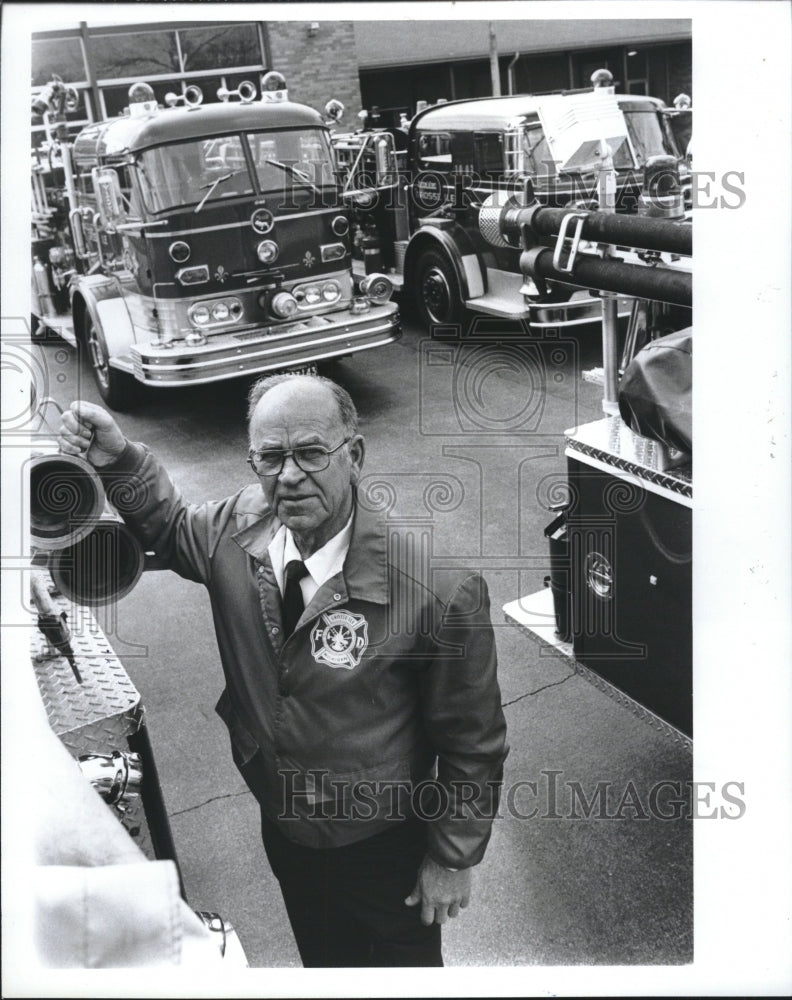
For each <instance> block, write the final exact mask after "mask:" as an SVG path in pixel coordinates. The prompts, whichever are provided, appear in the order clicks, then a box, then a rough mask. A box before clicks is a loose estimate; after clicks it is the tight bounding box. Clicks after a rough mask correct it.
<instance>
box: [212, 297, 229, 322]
mask: <svg viewBox="0 0 792 1000" xmlns="http://www.w3.org/2000/svg"><path fill="white" fill-rule="evenodd" d="M228 316H229V312H228V306H227V305H226V304H225V302H217V303H216V304H215V305H213V306H212V319H213V320H214V321H215V322H216V323H224V322H225V321H226V320H227V319H228Z"/></svg>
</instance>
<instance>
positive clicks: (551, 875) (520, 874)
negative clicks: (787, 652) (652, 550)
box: [42, 325, 693, 967]
mask: <svg viewBox="0 0 792 1000" xmlns="http://www.w3.org/2000/svg"><path fill="white" fill-rule="evenodd" d="M56 350H57V348H56V347H53V346H52V345H46V346H44V347H43V348H42V351H43V353H44V357H45V358H46V359H47V364H48V365H49V366H50V367H54V366H58V370H59V371H61V370H62V373H63V374H65V375H66V379H65V381H63V382H57V383H56V382H55V380H54V379H53V386H55V388H54V392H55V394H56V396H57V398H58V399H59V401H61V402H62V403H64V404H67V403H68V402H69V401H70V400H71V399H72V398H74V397H75V396H76V395H82V396H83V397H84V398H89V399H93V400H95V401H98V397H97V395H96V392H95V390H94V388H93V385H92V384H91V382H90V380H89V379H88V377H87V375H85V373H84V372H83V373H82V374H81V373H80V371H79V369H78V367H77V365H76V363H75V361H74V358H73V357H72V358H71V359H70V360H69V361H68V362H65V363H64V362H62V361H56V359H55V352H56ZM598 357H599V343H598V337H597V333H596V331H595V332H594V333H592V334H588V335H579V336H577V337H575V338H560V339H556V340H552V339H550V340H548V339H545V340H542V341H535V342H534V341H531V342H529V343H524V344H522V345H520V346H518V347H515V345H514V343H513V342H512V343H511V345H510V344H509V343H504V342H503V340H502V338H501V340H498V339H497V338H492V339H491V341H490V342H489V343H478V344H477V343H475V342H473V341H467V342H453V341H451V342H449V341H446V342H441V341H429V340H428V339H427V338H426V336H425V335H424V334H423V333H421V332H419V331H417V330H415V329H413V328H412V327H410V326H409V325H408V326H407V328H406V332H405V336H404V338H403V340H402V341H401V342H399V343H398V344H395V345H391V346H389V347H387V348H384V349H382V350H379V351H374V352H370V353H369V354H366V355H363V356H361V357H360V358H358V359H353V360H349V361H346V362H343V363H341V364H338V365H336V366H335V370H334V372H333V373H332V374H334V376H335V377H337V378H338V380H339V381H340V382H342V383H343V384H344V385H346V387H347V388H348V389H349V390H350V392H351V393H352V395H353V398H355V401H356V403H357V404H358V406H359V409H360V414H361V420H362V430H363V432H364V433H365V434H366V436H367V439H368V441H369V453H368V459H367V465H366V469H365V471H366V472H367V473H368V475H369V476H370V477H371V479H370V483H369V485H370V486H371V487H372V489H373V488H374V486H375V485H376V482H377V481H378V480H380V479H381V480H384V481H387V482H389V483H390V484H391V485H392V486H393V487H394V494H395V505H394V506H393V508H392V510H391V514H392V516H404V517H405V518H409V517H415V516H418V515H420V516H422V517H423V518H424V519H426V518H427V517H428V519H429V521H430V522H431V544H432V554H433V556H435V557H437V558H438V559H442V558H449V559H457V558H464V559H465V560H466V561H467V562H468V563H469V564H471V565H472V566H474V567H479V568H481V569H482V571H483V572H484V574H485V576H486V578H487V581H488V584H489V586H490V591H491V598H492V607H493V621H494V622H495V624H496V628H497V642H498V654H499V674H500V682H501V688H502V696H503V703H504V706H505V712H506V717H507V721H508V724H509V743H510V745H511V755H510V757H509V759H508V761H507V766H506V774H505V784H504V789H505V793H504V803H503V807H502V813H503V815H502V817H501V818H500V819H499V820H498V821H497V822H496V824H495V827H494V833H493V836H492V841H491V843H490V847H489V849H488V852H487V855H486V857H485V860H484V861H483V863H482V864H481V865H480V866H479V867H478V868H477V870H476V873H475V887H474V893H475V896H474V901H473V904H472V905H471V907H470V908H469V909H468V910H467V911H464V912H463V915H462V916H461V917H460V918H459V919H457V920H455V921H452V922H451V923H450V924H449V925H448V926H447V929H446V930H445V932H444V934H445V946H444V951H445V957H446V962H447V964H448V965H477V966H478V965H482V966H511V965H526V966H527V965H575V964H582V965H596V964H616V965H622V964H627V965H634V964H655V963H657V964H669V965H674V964H682V963H687V962H690V961H692V954H693V865H692V860H693V838H692V828H693V823H692V822H691V820H690V819H689V818H677V819H674V818H663V816H669V815H673V813H674V807H673V804H672V802H671V799H672V798H673V794H672V793H673V789H674V787H675V786H674V785H673V784H672V785H664V786H662V789H661V790H662V794H658V791H657V789H658V787H659V785H660V783H662V782H670V783H681V785H684V783H685V782H686V781H689V780H690V778H691V777H692V774H691V755H690V753H689V751H688V750H687V749H686V748H685V747H684V746H683V745H681V744H679V743H677V742H675V741H674V740H673V739H671V738H669V736H668V735H666V734H664V733H662V732H659V731H657V730H655V729H653V728H652V727H651V726H650V725H648V724H647V723H646V722H645V721H644V720H642V719H640V718H638V717H636V715H634V714H633V713H631V712H630V711H629V710H628V709H627V708H625V707H624V706H623V705H621V704H619V703H618V702H616V701H615V700H613V699H612V698H610V697H608V696H607V694H605V693H603V692H602V691H600V690H598V689H597V688H596V687H595V686H593V685H592V684H591V683H589V682H588V681H587V680H586V679H584V677H582V676H580V675H579V674H577V673H576V672H575V667H574V662H573V661H570V660H568V659H566V658H564V657H563V656H560V655H558V654H554V653H551V652H550V651H548V650H547V648H546V647H544V646H542V645H541V644H538V643H536V642H533V641H531V640H530V639H529V638H528V637H527V636H526V635H524V634H523V633H522V632H520V631H519V630H518V629H517V628H515V627H514V626H513V625H510V624H507V623H506V621H505V619H504V615H503V613H502V611H501V608H502V606H503V605H504V604H506V603H507V602H509V601H512V600H514V599H515V598H517V597H519V596H521V595H523V594H527V593H531V592H533V591H536V590H538V589H540V588H541V586H542V579H543V577H544V576H545V575H546V574H547V573H548V571H549V570H548V567H547V563H546V562H543V559H544V558H546V549H545V546H546V541H545V539H544V537H543V535H542V530H543V528H544V526H545V525H546V524H547V523H548V521H549V520H550V519H551V515H549V514H548V512H547V510H546V509H544V508H543V507H542V499H543V497H545V498H546V496H547V491H548V490H549V489H551V488H552V486H553V483H555V482H558V481H562V480H563V479H564V476H565V460H564V457H563V431H564V430H566V429H567V428H569V427H571V426H574V425H575V424H577V423H584V422H587V421H590V420H595V419H597V418H598V417H599V416H600V415H601V410H600V404H599V400H600V395H601V391H600V389H599V387H598V386H596V385H593V384H591V383H588V382H585V381H583V380H582V379H581V377H580V373H581V370H583V369H584V368H586V367H592V366H593V365H596V364H597V363H598ZM245 388H246V383H244V382H231V383H225V384H220V385H219V386H216V387H211V386H210V387H196V388H192V389H187V390H183V391H179V392H171V391H168V392H165V393H157V394H154V393H151V394H150V395H149V397H148V398H147V400H146V402H145V405H144V407H142V408H141V409H140V410H139V411H138V412H136V413H134V414H130V415H125V416H123V417H121V418H120V422H121V424H122V426H123V428H124V430H125V432H126V433H127V434H128V436H130V437H132V438H134V439H137V440H144V441H145V442H146V443H147V444H149V445H150V446H151V447H152V448H153V449H155V450H156V451H157V452H158V453H159V454H160V455H161V457H162V458H163V459H164V460H165V462H166V464H167V465H168V467H169V468H170V469H171V472H172V473H173V474H174V476H175V478H176V479H177V480H178V481H179V482H180V484H181V485H182V488H183V490H184V492H185V494H186V495H187V496H188V498H189V499H192V500H202V499H207V498H211V497H219V496H222V495H225V494H227V493H229V492H231V491H233V490H234V489H236V488H237V487H238V486H240V485H242V484H243V483H245V482H247V481H248V480H249V470H248V469H247V467H246V465H245V454H246V449H247V444H246V439H245V427H244V410H245V406H244V391H245ZM431 481H436V482H439V483H440V484H441V486H440V487H439V490H440V492H439V493H437V495H436V496H435V497H434V500H433V506H432V505H430V508H429V509H427V507H426V502H427V493H426V488H427V486H428V485H431ZM444 491H445V492H444ZM444 496H445V497H446V498H445V499H444ZM98 617H99V620H100V624H102V625H103V626H104V627H105V628H106V630H109V632H110V638H111V642H112V643H113V646H114V648H115V649H116V651H117V653H118V654H119V656H120V657H121V659H122V661H123V663H124V666H125V668H126V669H127V672H128V673H129V675H130V677H131V678H132V680H133V682H134V683H135V685H136V686H137V688H138V690H139V691H140V692H141V694H142V698H143V703H144V705H145V706H146V710H147V718H148V725H149V729H150V735H151V739H152V743H153V745H154V751H155V754H156V757H157V762H158V767H159V771H160V778H161V781H162V786H163V793H164V796H165V801H166V803H167V806H168V811H169V814H170V820H171V824H172V828H173V834H174V839H175V842H176V847H177V851H178V854H179V860H180V864H181V867H182V871H183V876H184V880H185V885H186V889H187V894H188V898H189V901H190V903H191V905H192V906H193V907H194V908H195V909H204V910H206V909H208V910H215V911H218V912H220V913H222V914H223V915H224V916H225V917H226V918H228V919H230V920H231V922H232V923H233V924H234V926H235V927H236V928H237V931H238V933H239V936H240V938H241V940H242V943H243V945H244V947H245V950H246V952H247V955H248V958H249V961H250V964H251V965H252V966H256V967H264V966H266V967H289V966H298V965H299V959H298V955H297V950H296V947H295V945H294V942H293V940H292V937H291V932H290V929H289V927H288V922H287V920H286V916H285V912H284V908H283V904H282V901H281V899H280V894H279V891H278V888H277V885H276V883H275V881H274V879H273V877H272V875H271V873H270V872H269V869H268V866H267V863H266V859H265V857H264V851H263V848H262V846H261V843H260V839H259V836H258V831H257V827H258V811H257V808H256V806H255V803H254V801H253V799H252V796H251V795H250V794H249V793H248V791H247V789H246V787H245V786H244V784H243V782H242V779H241V777H240V776H239V775H238V773H237V771H236V769H235V768H234V766H233V764H232V762H231V758H230V751H229V747H228V738H227V735H226V732H225V729H224V727H223V725H222V723H221V722H220V720H219V718H218V717H217V716H216V715H215V713H214V705H215V702H216V701H217V698H218V696H219V694H220V691H221V690H222V686H223V684H222V672H221V669H220V665H219V659H218V655H217V649H216V644H215V640H214V633H213V628H212V623H211V618H210V614H209V604H208V600H207V598H206V595H205V594H204V593H203V591H202V589H201V588H200V587H198V586H197V585H194V584H191V583H188V582H186V581H183V580H180V579H179V578H177V577H176V576H175V575H173V574H171V573H161V572H160V573H146V574H144V576H143V578H142V579H141V581H140V583H139V584H138V585H137V587H136V588H135V590H134V591H133V592H132V593H131V594H130V595H128V596H127V597H125V598H123V599H122V600H121V601H120V602H119V604H118V608H117V614H116V616H115V618H113V616H111V615H110V613H109V612H108V613H100V614H99V615H98ZM103 618H104V620H103ZM531 782H533V783H534V784H533V785H531V784H529V783H531ZM603 783H604V784H603ZM534 789H535V790H534ZM652 789H655V792H654V793H653V792H652ZM653 794H654V796H655V799H654V801H652V795H653ZM597 795H599V796H604V798H596V796H597ZM587 810H588V811H589V812H590V815H589V817H588V818H586V816H585V813H586V811H587Z"/></svg>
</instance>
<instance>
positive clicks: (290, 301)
mask: <svg viewBox="0 0 792 1000" xmlns="http://www.w3.org/2000/svg"><path fill="white" fill-rule="evenodd" d="M272 311H273V312H274V313H275V315H276V316H280V317H281V319H288V317H289V316H293V315H294V314H295V313H296V312H297V299H295V297H294V296H293V295H292V294H291V293H290V292H278V294H277V295H274V296H273V298H272Z"/></svg>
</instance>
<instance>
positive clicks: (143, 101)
mask: <svg viewBox="0 0 792 1000" xmlns="http://www.w3.org/2000/svg"><path fill="white" fill-rule="evenodd" d="M156 110H157V98H156V97H155V96H154V91H153V90H152V89H151V87H150V85H149V84H148V83H145V82H144V81H143V80H138V81H137V83H133V84H132V86H131V87H130V88H129V114H130V115H131V117H132V118H141V117H143V116H144V115H150V114H151V113H152V112H153V111H156Z"/></svg>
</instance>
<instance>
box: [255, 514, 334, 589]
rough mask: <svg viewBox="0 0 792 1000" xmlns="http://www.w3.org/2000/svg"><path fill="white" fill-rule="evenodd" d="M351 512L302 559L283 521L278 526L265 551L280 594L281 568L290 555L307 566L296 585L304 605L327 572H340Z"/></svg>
mask: <svg viewBox="0 0 792 1000" xmlns="http://www.w3.org/2000/svg"><path fill="white" fill-rule="evenodd" d="M353 516H354V514H350V515H349V520H348V521H347V523H346V524H345V525H344V527H343V528H342V529H341V530H340V531H339V532H338V534H337V535H333V537H332V538H331V539H330V540H329V541H327V542H325V544H324V545H323V546H322V547H321V549H317V550H316V552H314V553H313V555H310V556H308V558H307V559H303V557H302V556H301V555H300V551H299V549H298V548H297V544H296V542H295V541H294V536H293V535H292V533H291V531H290V530H289V529H288V528H287V527H286V525H285V524H282V525H281V526H280V528H278V530H277V532H276V533H275V537H274V538H273V539H272V541H271V542H270V543H269V546H268V548H267V551H268V552H269V557H270V561H271V562H272V568H273V570H274V572H275V579H276V580H277V581H278V587H279V588H280V592H281V594H283V587H284V582H283V578H284V572H285V568H286V566H287V565H288V564H289V563H290V562H291V561H292V559H299V560H300V561H301V562H304V563H305V568H306V569H307V570H308V572H307V573H306V574H305V576H304V577H303V578H302V580H300V587H301V589H302V594H303V601H304V602H305V606H306V608H307V607H308V604H309V602H310V601H311V598H312V597H313V596H314V594H315V593H316V591H317V590H318V589H319V588H320V587H321V586H322V584H323V583H324V582H325V581H326V580H329V579H330V577H331V576H335V575H336V573H340V572H341V569H342V568H343V565H344V560H345V559H346V554H347V552H348V551H349V543H350V541H351V539H352V518H353Z"/></svg>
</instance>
